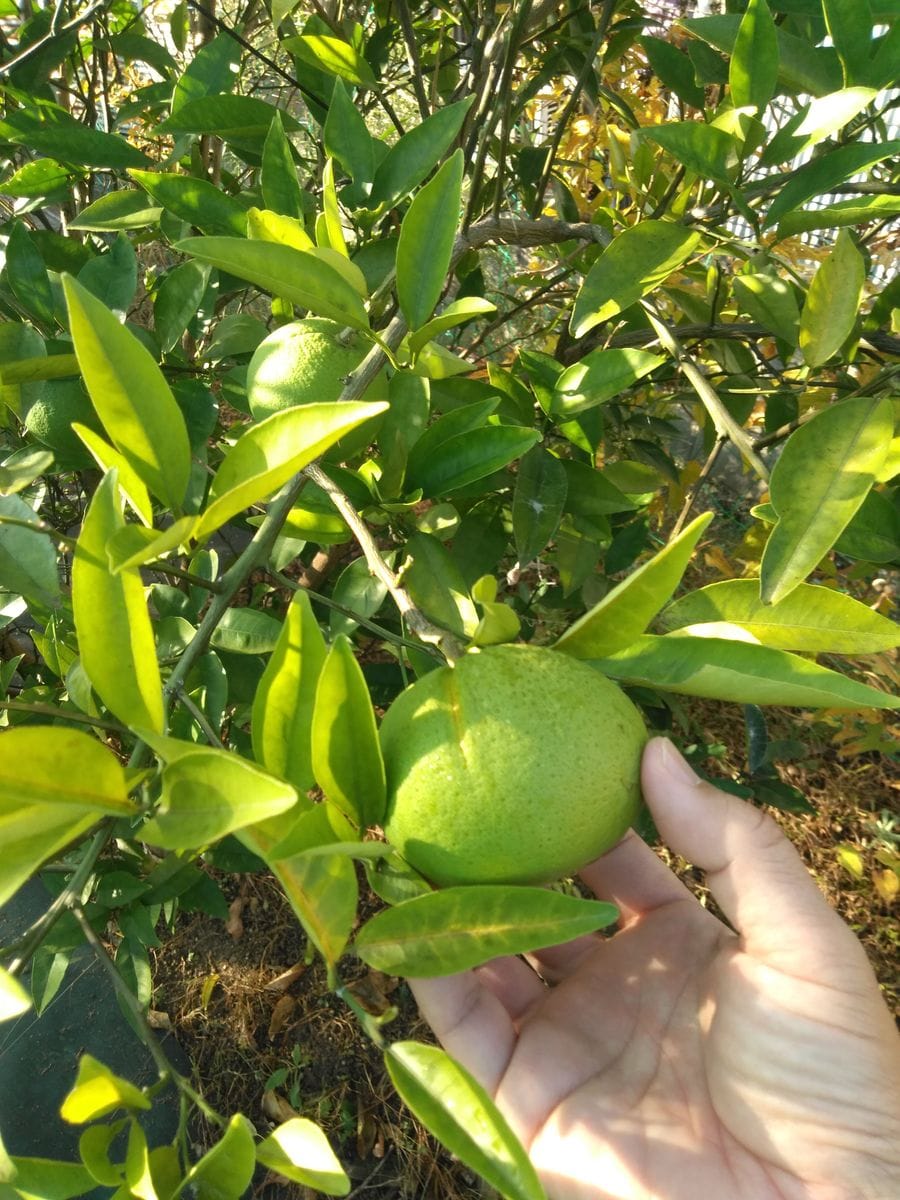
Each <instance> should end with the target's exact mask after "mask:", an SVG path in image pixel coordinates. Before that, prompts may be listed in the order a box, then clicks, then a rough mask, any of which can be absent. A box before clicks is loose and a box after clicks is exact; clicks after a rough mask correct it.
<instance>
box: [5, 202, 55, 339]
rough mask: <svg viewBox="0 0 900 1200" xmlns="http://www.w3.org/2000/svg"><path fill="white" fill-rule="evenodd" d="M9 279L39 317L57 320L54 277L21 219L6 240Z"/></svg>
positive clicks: (19, 297)
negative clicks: (51, 281) (52, 283)
mask: <svg viewBox="0 0 900 1200" xmlns="http://www.w3.org/2000/svg"><path fill="white" fill-rule="evenodd" d="M6 281H7V283H8V284H9V286H10V288H11V289H12V293H13V295H14V296H15V297H16V299H17V300H18V301H19V303H20V304H21V305H22V307H23V308H24V309H25V310H26V311H27V312H28V313H30V314H31V315H32V316H33V317H36V318H37V320H38V321H41V322H44V323H46V324H49V325H54V324H55V318H54V304H53V293H52V292H51V290H50V278H49V276H48V275H47V268H46V267H45V266H44V260H43V259H42V258H41V255H40V252H39V251H38V249H37V247H36V246H35V244H34V242H33V241H32V238H31V235H30V234H29V232H28V230H27V229H26V228H25V225H24V224H23V223H22V222H21V221H15V222H14V223H13V225H12V228H11V229H10V232H9V240H8V241H7V243H6Z"/></svg>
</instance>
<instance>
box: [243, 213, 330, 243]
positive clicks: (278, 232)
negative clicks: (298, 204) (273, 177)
mask: <svg viewBox="0 0 900 1200" xmlns="http://www.w3.org/2000/svg"><path fill="white" fill-rule="evenodd" d="M247 236H248V237H249V238H251V239H253V238H255V239H256V240H257V241H260V242H275V243H277V244H278V245H280V246H290V247H292V249H294V250H314V249H315V242H314V241H313V240H312V238H311V237H310V236H309V234H308V233H307V232H306V227H305V226H304V224H303V222H302V221H301V220H300V219H299V217H286V216H284V215H283V214H282V213H276V212H272V210H271V209H269V208H251V209H250V210H249V211H248V213H247Z"/></svg>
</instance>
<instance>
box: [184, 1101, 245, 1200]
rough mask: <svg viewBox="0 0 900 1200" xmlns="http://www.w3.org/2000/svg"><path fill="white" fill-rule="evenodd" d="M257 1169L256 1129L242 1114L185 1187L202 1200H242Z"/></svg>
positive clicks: (189, 1176)
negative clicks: (254, 1134) (254, 1133)
mask: <svg viewBox="0 0 900 1200" xmlns="http://www.w3.org/2000/svg"><path fill="white" fill-rule="evenodd" d="M255 1167H256V1142H255V1140H254V1137H253V1126H252V1125H251V1124H250V1122H249V1121H248V1120H247V1118H246V1117H245V1116H244V1115H243V1113H235V1114H234V1116H233V1117H232V1118H231V1120H230V1121H229V1122H228V1125H227V1127H226V1129H225V1132H224V1133H223V1134H222V1137H221V1138H220V1139H219V1141H218V1142H216V1144H215V1146H213V1148H212V1150H207V1152H206V1153H205V1154H204V1155H203V1157H202V1158H201V1159H200V1160H199V1161H198V1162H196V1163H194V1165H193V1166H192V1167H191V1169H190V1171H188V1174H187V1178H186V1179H185V1184H186V1185H187V1186H188V1187H189V1188H190V1191H191V1192H193V1193H194V1194H195V1195H196V1196H197V1197H198V1198H199V1200H239V1197H241V1196H243V1194H244V1192H245V1191H246V1190H247V1188H248V1187H249V1186H250V1181H251V1180H252V1179H253V1171H254V1169H255ZM194 1189H196V1191H195V1192H194Z"/></svg>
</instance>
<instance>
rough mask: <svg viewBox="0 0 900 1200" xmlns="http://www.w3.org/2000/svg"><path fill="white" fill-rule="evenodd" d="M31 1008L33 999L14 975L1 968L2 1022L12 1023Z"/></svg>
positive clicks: (0, 1005)
mask: <svg viewBox="0 0 900 1200" xmlns="http://www.w3.org/2000/svg"><path fill="white" fill-rule="evenodd" d="M29 1008H31V997H30V996H29V995H28V993H27V992H26V991H25V989H24V988H23V987H22V985H21V983H19V981H18V979H16V977H15V976H14V975H10V973H9V971H7V970H5V969H4V968H3V967H0V1021H11V1020H12V1019H13V1018H14V1017H20V1016H21V1015H22V1013H25V1012H28V1010H29Z"/></svg>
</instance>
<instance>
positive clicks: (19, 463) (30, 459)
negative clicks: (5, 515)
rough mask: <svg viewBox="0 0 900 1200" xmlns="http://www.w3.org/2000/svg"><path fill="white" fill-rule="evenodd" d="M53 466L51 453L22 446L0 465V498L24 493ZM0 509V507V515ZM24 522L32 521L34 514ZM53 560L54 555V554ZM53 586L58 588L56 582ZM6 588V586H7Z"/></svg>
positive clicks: (0, 540)
mask: <svg viewBox="0 0 900 1200" xmlns="http://www.w3.org/2000/svg"><path fill="white" fill-rule="evenodd" d="M52 466H53V451H50V450H38V449H37V448H36V446H28V445H26V446H23V448H22V450H16V451H14V452H13V454H11V455H10V457H8V458H5V460H4V462H2V463H0V496H16V494H17V493H18V492H24V490H25V488H26V487H28V486H29V484H34V481H35V480H36V479H37V476H38V475H43V474H44V472H47V470H49V469H50V467H52ZM1 512H2V508H1V506H0V514H1ZM0 520H1V517H0ZM26 520H29V521H32V520H34V512H31V516H29V517H28V518H26ZM0 553H2V530H1V529H0ZM54 558H55V554H54ZM0 578H2V580H4V582H6V577H5V575H4V571H2V568H0ZM54 584H56V586H58V581H56V580H55V572H54ZM7 588H8V584H7Z"/></svg>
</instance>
